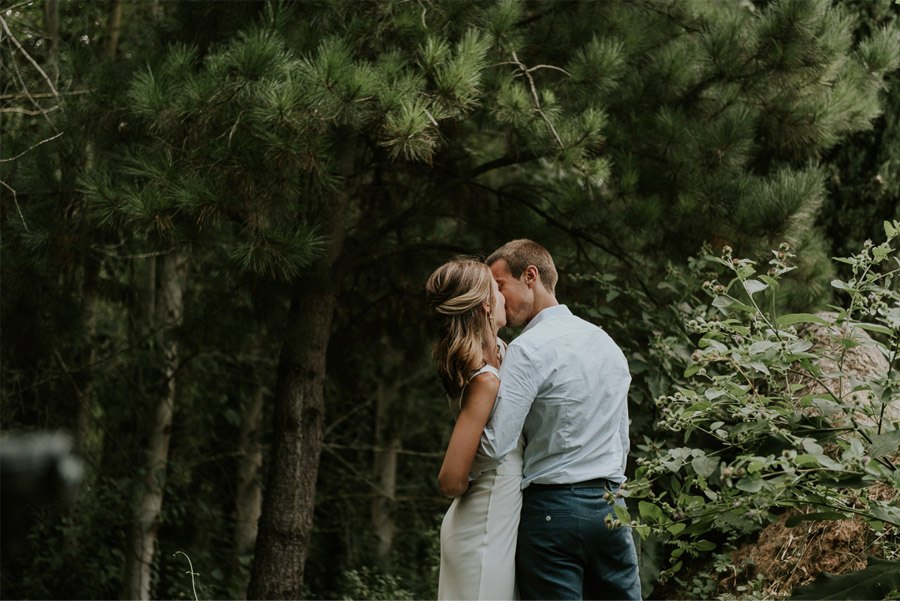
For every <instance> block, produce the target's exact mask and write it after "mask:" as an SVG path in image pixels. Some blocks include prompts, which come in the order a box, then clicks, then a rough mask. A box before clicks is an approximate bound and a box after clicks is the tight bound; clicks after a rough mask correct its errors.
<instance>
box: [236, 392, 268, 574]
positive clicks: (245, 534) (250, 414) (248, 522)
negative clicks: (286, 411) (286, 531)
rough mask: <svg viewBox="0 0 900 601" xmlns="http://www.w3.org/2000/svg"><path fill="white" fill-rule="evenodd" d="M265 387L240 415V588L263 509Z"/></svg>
mask: <svg viewBox="0 0 900 601" xmlns="http://www.w3.org/2000/svg"><path fill="white" fill-rule="evenodd" d="M264 398H265V395H264V392H263V389H262V388H260V389H259V390H258V391H257V392H256V394H255V395H254V396H253V399H252V400H251V401H250V403H248V404H247V406H246V407H245V408H244V412H243V413H244V414H243V415H242V416H241V418H242V419H241V435H240V443H239V444H240V447H239V448H240V452H241V461H240V464H239V465H238V484H237V498H236V499H235V510H234V521H235V526H234V562H233V568H232V573H233V574H234V578H233V580H232V582H233V583H234V584H235V585H236V588H238V589H239V590H246V588H245V587H246V584H247V583H246V581H244V582H241V581H240V580H239V579H240V578H241V573H242V571H241V563H242V562H243V561H246V559H249V558H250V556H251V555H252V553H253V546H254V545H255V544H256V532H257V527H258V523H259V516H260V514H261V513H262V487H261V486H260V485H259V470H260V468H261V467H262V448H261V447H260V444H259V429H260V424H261V421H262V409H263V399H264Z"/></svg>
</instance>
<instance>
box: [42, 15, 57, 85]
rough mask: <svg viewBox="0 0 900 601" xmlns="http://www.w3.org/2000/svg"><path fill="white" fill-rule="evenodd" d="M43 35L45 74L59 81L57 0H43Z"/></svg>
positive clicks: (55, 81) (54, 80) (55, 83)
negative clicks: (45, 57)
mask: <svg viewBox="0 0 900 601" xmlns="http://www.w3.org/2000/svg"><path fill="white" fill-rule="evenodd" d="M44 37H46V38H47V69H46V71H47V76H48V77H50V79H51V80H52V81H53V85H54V86H56V85H58V83H59V0H44Z"/></svg>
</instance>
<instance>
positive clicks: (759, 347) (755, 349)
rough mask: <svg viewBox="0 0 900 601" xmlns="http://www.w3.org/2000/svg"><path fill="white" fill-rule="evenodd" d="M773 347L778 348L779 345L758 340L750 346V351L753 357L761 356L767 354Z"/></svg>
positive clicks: (769, 341)
mask: <svg viewBox="0 0 900 601" xmlns="http://www.w3.org/2000/svg"><path fill="white" fill-rule="evenodd" d="M773 346H778V344H777V343H775V342H772V341H771V340H757V341H756V342H754V343H753V344H751V345H750V348H749V349H748V350H749V352H750V354H751V355H759V354H761V353H764V352H766V351H767V350H769V349H770V348H772V347H773Z"/></svg>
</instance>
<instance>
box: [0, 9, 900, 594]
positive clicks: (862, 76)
mask: <svg viewBox="0 0 900 601" xmlns="http://www.w3.org/2000/svg"><path fill="white" fill-rule="evenodd" d="M898 17H900V4H898V3H897V2H893V1H891V0H853V1H847V2H838V1H836V2H833V3H832V2H827V1H824V0H806V1H794V2H788V1H783V2H774V1H768V0H754V1H733V2H732V1H727V2H726V1H701V0H691V1H688V0H634V1H630V2H614V1H607V2H595V1H590V2H578V1H574V0H573V1H567V2H534V1H521V2H520V1H514V0H501V1H498V2H469V1H466V0H454V1H441V0H415V1H412V0H386V1H383V2H374V1H373V2H354V1H338V0H332V1H309V2H274V3H263V2H238V1H230V2H199V1H198V2H186V1H175V0H172V1H160V0H147V1H144V2H126V1H124V0H109V1H74V0H71V1H67V0H44V1H43V2H38V1H20V2H16V1H15V0H11V1H8V2H5V3H4V5H3V6H2V7H0V24H2V32H0V36H2V37H0V60H2V73H3V76H2V82H0V86H2V89H0V118H2V139H0V145H2V147H0V198H2V204H0V226H2V247H0V252H2V255H0V260H2V265H0V276H2V279H0V286H2V302H0V320H2V330H0V359H2V382H0V392H2V404H0V419H2V431H3V435H4V440H3V443H2V447H3V450H4V468H3V469H4V484H3V495H4V497H3V513H4V518H3V519H4V522H3V533H4V534H3V543H4V550H3V551H4V552H3V557H2V564H0V567H2V580H0V588H2V595H3V596H4V597H6V598H116V597H120V598H134V599H137V598H142V599H146V598H193V597H195V596H198V597H201V598H241V597H245V596H247V595H249V597H250V598H300V597H308V598H433V597H434V594H435V588H436V582H437V574H436V570H437V561H438V552H439V551H438V528H439V524H440V520H441V517H442V515H443V513H444V511H445V510H446V508H447V507H448V505H449V500H447V499H444V498H442V497H441V495H440V494H439V492H438V490H437V486H436V474H437V470H438V467H439V465H440V461H441V458H442V451H443V449H444V447H445V444H446V441H447V439H448V437H449V432H450V428H451V426H452V423H451V415H450V412H449V410H448V408H447V404H446V400H445V398H444V396H443V393H442V391H441V389H440V385H439V382H438V379H437V378H436V377H435V373H434V370H433V366H432V364H431V362H430V345H431V342H432V341H433V337H434V331H433V329H432V327H431V323H430V321H429V319H428V316H427V312H426V308H425V304H424V298H423V285H424V281H425V279H426V278H427V276H428V274H429V273H430V272H431V270H433V269H434V268H435V267H436V266H437V265H439V264H440V263H442V262H443V261H445V260H446V259H448V258H450V257H452V256H454V255H457V254H473V255H484V254H486V253H489V252H491V251H492V250H494V249H495V248H496V247H498V246H499V245H500V244H502V243H503V242H505V241H507V240H509V239H513V238H519V237H529V238H532V239H535V240H538V241H539V242H541V243H542V244H544V245H545V246H546V247H547V248H548V249H550V251H551V252H552V253H553V255H554V257H555V259H556V261H557V265H558V268H559V271H560V274H561V278H560V279H561V281H560V285H559V289H558V295H559V298H560V300H561V301H562V302H565V303H567V304H569V305H570V306H571V307H572V308H573V309H574V310H575V312H576V313H577V314H580V315H582V316H584V317H586V318H588V319H590V320H591V321H593V322H594V323H597V324H598V325H601V326H603V327H604V328H605V329H606V330H607V331H609V332H610V334H611V335H612V336H613V338H614V339H615V340H616V341H617V342H618V343H619V344H620V345H621V346H622V347H623V349H624V350H625V352H626V355H627V356H628V358H629V362H630V365H631V369H632V373H633V385H632V390H631V395H630V399H629V402H630V412H631V417H632V424H631V436H632V446H633V449H632V460H631V461H630V462H629V476H630V478H631V482H630V484H629V487H627V488H628V490H629V492H628V494H629V498H628V503H629V505H628V511H622V512H620V513H619V515H618V516H617V517H618V521H620V522H622V521H627V522H630V523H632V525H633V526H634V527H635V532H636V535H637V536H638V540H639V542H640V547H641V564H642V565H641V569H642V581H643V583H644V594H645V596H646V597H648V598H649V597H655V598H674V597H687V598H712V597H716V596H718V597H720V598H734V597H735V596H738V597H755V598H773V597H779V596H784V595H787V594H789V593H790V592H791V590H792V589H794V587H795V586H798V585H802V584H806V583H808V582H810V581H812V580H813V579H814V578H815V576H816V575H817V572H818V571H821V569H823V568H822V566H823V565H827V566H831V568H832V570H831V571H835V572H853V573H855V574H856V575H857V576H858V575H859V574H862V575H863V576H862V579H863V582H864V584H865V586H867V587H868V588H865V589H858V588H857V589H851V590H855V595H856V596H855V597H854V598H862V597H861V596H860V595H863V594H873V595H881V596H888V595H891V594H893V595H895V596H896V594H897V592H896V591H897V589H898V588H900V583H898V582H897V578H898V576H897V574H898V572H900V570H898V561H900V542H898V528H900V510H898V509H897V501H898V494H897V490H898V488H900V472H898V469H897V467H896V466H897V442H898V440H900V438H898V419H900V416H898V412H897V404H898V402H897V397H898V393H897V390H898V375H897V374H898V369H897V368H898V367H900V365H898V349H900V333H898V332H900V292H898V283H897V282H898V279H897V277H896V273H897V270H898V267H900V262H898V259H897V252H896V246H897V238H898V236H900V223H898V220H900V208H898V205H900V203H898V198H900V124H898V118H900V87H898V71H897V69H898V65H900V26H898ZM834 257H837V258H838V259H834ZM822 310H827V311H828V312H827V313H822V312H821V311H822ZM514 334H515V333H514V332H513V333H508V336H512V335H514ZM862 351H866V352H869V353H870V354H869V355H865V353H863V355H859V356H864V357H868V359H867V360H866V361H867V363H866V361H864V363H866V365H864V366H863V368H864V369H863V368H860V369H858V370H857V369H856V368H855V367H853V368H852V369H851V367H852V366H850V365H849V363H850V362H851V360H852V359H853V357H856V356H857V355H858V354H859V353H860V352H862ZM867 366H868V367H867ZM854 370H855V371H854ZM848 374H849V375H848ZM47 432H50V433H52V432H65V433H67V434H68V435H69V437H70V439H71V445H72V452H73V453H74V454H75V455H76V456H77V457H78V458H79V460H80V461H81V462H82V464H83V474H82V475H81V478H80V486H78V487H77V488H75V489H74V490H73V491H68V492H69V493H71V494H67V495H63V494H62V492H61V491H60V490H58V489H56V488H52V487H51V486H50V485H47V487H45V490H43V492H38V493H34V492H31V493H29V492H27V491H25V492H22V493H21V496H18V497H17V496H15V495H16V494H18V493H17V491H19V489H18V488H16V487H15V486H13V485H12V484H10V483H11V482H12V476H9V474H10V473H11V472H9V471H7V470H8V467H7V463H6V461H7V458H9V457H13V455H14V454H15V453H14V452H13V451H15V449H17V448H18V447H17V445H18V444H20V443H21V441H22V439H21V438H15V437H14V436H13V435H18V436H21V435H23V434H29V433H30V434H31V435H32V436H35V435H37V434H38V433H47ZM31 440H32V441H37V442H36V444H38V445H39V447H40V450H41V453H42V454H40V455H39V456H40V457H41V458H42V460H46V461H48V462H49V463H48V464H47V465H50V466H51V467H54V466H55V468H58V469H59V470H61V471H58V472H53V471H52V469H51V470H50V471H49V472H44V471H41V472H40V477H41V478H43V477H45V476H46V477H48V478H51V479H56V480H62V479H65V475H66V473H69V472H66V470H63V469H62V468H60V467H59V466H60V465H62V464H63V463H64V462H61V461H57V460H58V459H59V458H60V457H64V456H65V452H66V448H67V447H66V446H65V444H62V443H60V442H59V439H58V438H32V439H31ZM17 441H18V442H17ZM40 445H43V446H42V447H41V446H40ZM28 457H30V458H29V459H28V460H23V463H24V464H27V466H32V467H35V469H37V468H38V467H40V468H41V469H44V467H45V465H44V464H41V463H38V460H37V459H35V456H34V455H29V456H28ZM54 461H56V463H54ZM29 462H31V463H29ZM25 473H26V476H25V477H27V476H28V472H27V470H26V471H25ZM48 474H49V475H48ZM7 478H9V479H7ZM41 482H44V481H43V480H42V481H41ZM22 490H23V491H24V490H25V489H22ZM29 495H30V496H29ZM63 497H65V498H63ZM26 506H27V507H26ZM260 516H261V518H260ZM779 524H780V525H781V526H783V527H784V528H787V529H788V530H790V532H792V533H794V534H796V538H797V539H798V540H805V541H806V544H807V546H809V544H810V542H815V537H816V536H818V537H819V538H821V537H822V536H824V534H823V533H826V530H827V528H830V527H832V526H840V527H846V528H849V527H850V526H848V525H853V526H852V527H853V528H854V529H853V532H854V541H855V542H854V544H858V546H857V547H853V548H852V549H849V550H848V549H838V548H837V547H836V548H834V549H831V554H832V556H833V557H831V559H832V560H834V561H832V562H831V563H828V562H825V563H822V562H819V563H818V564H817V565H818V567H817V568H816V569H812V570H810V569H807V568H808V566H809V564H808V563H807V564H803V563H802V561H803V557H802V556H803V553H805V552H806V547H804V548H803V553H800V555H799V556H797V557H793V558H792V559H786V557H787V555H786V548H780V549H776V551H777V552H779V553H781V555H780V563H781V564H784V565H786V566H787V567H788V568H789V569H788V571H787V572H785V574H786V575H785V576H784V577H783V578H782V577H776V576H773V575H771V574H770V573H767V572H765V570H764V569H763V568H764V566H763V565H762V563H761V558H760V557H756V558H755V559H754V558H750V559H748V558H747V556H746V554H744V555H742V554H741V553H742V551H741V550H742V549H746V548H748V545H749V546H750V547H761V546H762V539H761V540H760V543H759V544H757V543H756V541H757V539H758V538H759V537H760V532H761V531H763V529H764V528H771V527H772V526H773V525H779ZM616 525H617V524H610V526H611V527H615V526H616ZM828 532H832V533H833V530H832V531H828ZM803 533H805V535H806V538H805V539H804V538H803ZM794 534H791V536H792V537H793V536H794ZM810 537H813V538H810ZM763 539H765V536H764V537H763ZM794 559H795V560H796V561H795V562H794V563H792V561H793V560H794ZM819 559H821V558H819ZM801 564H802V569H799V568H800V567H801ZM867 564H868V567H867V568H866V570H867V571H864V572H860V571H859V570H861V569H862V568H863V567H865V566H866V565H867ZM791 568H792V569H791ZM853 577H855V576H854V574H851V575H850V576H849V578H853ZM858 584H859V583H858V581H851V580H846V579H844V580H841V579H829V580H824V581H822V582H820V583H819V586H829V587H832V588H836V589H838V590H847V589H848V587H852V586H857V585H858ZM814 586H815V585H814ZM822 590H823V589H813V592H812V593H808V594H810V595H812V598H815V597H816V596H823V593H822ZM798 591H801V592H798ZM891 591H894V592H893V593H892V592H891ZM794 592H795V593H796V594H802V590H801V589H799V588H797V589H796V590H795V591H794ZM848 594H851V593H848ZM881 596H880V597H866V598H881Z"/></svg>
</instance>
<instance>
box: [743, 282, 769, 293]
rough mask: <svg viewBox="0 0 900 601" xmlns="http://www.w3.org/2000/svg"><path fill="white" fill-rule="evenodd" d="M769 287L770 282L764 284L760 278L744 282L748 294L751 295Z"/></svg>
mask: <svg viewBox="0 0 900 601" xmlns="http://www.w3.org/2000/svg"><path fill="white" fill-rule="evenodd" d="M768 287H769V285H768V284H764V283H762V282H760V281H759V280H746V281H745V282H744V290H746V291H747V294H749V295H750V296H753V295H754V294H756V293H757V292H762V291H763V290H765V289H766V288H768Z"/></svg>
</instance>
